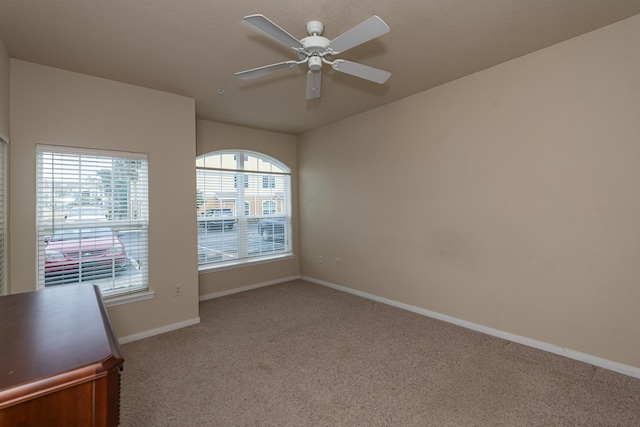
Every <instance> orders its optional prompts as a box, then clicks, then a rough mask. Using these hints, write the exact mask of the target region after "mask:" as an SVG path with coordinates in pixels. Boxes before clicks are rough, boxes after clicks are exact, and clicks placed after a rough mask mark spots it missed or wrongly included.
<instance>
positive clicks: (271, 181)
mask: <svg viewBox="0 0 640 427" xmlns="http://www.w3.org/2000/svg"><path fill="white" fill-rule="evenodd" d="M262 188H276V180H275V177H273V176H270V175H265V176H263V177H262Z"/></svg>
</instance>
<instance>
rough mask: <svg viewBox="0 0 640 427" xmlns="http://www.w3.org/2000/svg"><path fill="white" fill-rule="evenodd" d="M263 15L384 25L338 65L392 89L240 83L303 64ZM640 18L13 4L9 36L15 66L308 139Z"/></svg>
mask: <svg viewBox="0 0 640 427" xmlns="http://www.w3.org/2000/svg"><path fill="white" fill-rule="evenodd" d="M256 13H261V14H264V15H265V16H267V17H268V18H269V19H271V20H272V21H274V22H275V23H276V24H278V25H279V26H280V27H282V28H283V29H285V30H286V31H288V32H289V33H290V34H292V35H294V36H295V37H297V38H302V37H304V36H306V32H305V24H306V22H307V21H310V20H319V21H322V22H323V23H324V25H325V31H324V34H323V36H325V37H327V38H328V39H333V38H335V37H337V36H338V35H340V34H342V33H343V32H345V31H346V30H348V29H350V28H351V27H353V26H355V25H357V24H359V23H360V22H362V21H364V20H365V19H367V18H369V17H370V16H372V15H378V16H380V17H381V18H382V19H383V20H384V21H385V22H386V23H387V24H388V25H389V27H391V32H390V33H388V34H386V35H384V36H382V37H380V38H377V39H375V40H372V41H370V42H368V43H365V44H362V45H360V46H357V47H355V48H353V49H351V50H349V51H347V52H344V53H343V54H341V55H339V56H338V57H339V58H342V59H348V60H351V61H355V62H360V63H363V64H366V65H370V66H373V67H377V68H381V69H385V70H388V71H391V72H392V76H391V78H390V79H389V80H388V81H387V82H386V83H385V84H384V85H378V84H376V83H372V82H369V81H366V80H362V79H359V78H356V77H353V76H350V75H347V74H344V73H338V72H336V71H334V70H332V69H331V67H329V66H326V65H325V66H324V67H323V82H322V97H321V98H319V99H315V100H311V101H307V100H305V85H306V71H307V68H306V65H300V66H296V67H294V68H290V69H284V70H280V71H277V72H274V73H272V74H269V75H268V76H263V77H259V78H256V79H252V80H248V81H243V80H240V79H238V78H237V77H235V75H234V73H235V72H237V71H242V70H246V69H250V68H256V67H260V66H263V65H268V64H272V63H276V62H281V61H287V60H291V59H296V58H295V55H294V53H293V52H292V51H291V50H290V48H287V47H286V46H284V45H283V44H280V43H278V42H277V41H275V40H274V39H272V38H270V37H269V36H267V35H265V34H264V33H262V32H260V31H259V30H257V29H256V28H255V27H252V26H250V25H248V24H246V23H242V18H243V17H244V16H246V15H251V14H256ZM639 13H640V1H639V0H404V1H397V0H353V1H345V0H315V1H309V0H243V1H233V2H231V1H221V0H218V1H216V0H206V1H205V0H188V1H176V0H135V1H127V0H82V1H78V0H55V1H51V0H0V37H1V38H2V40H3V41H4V44H5V46H6V48H7V50H8V51H9V55H10V56H11V57H13V58H18V59H23V60H26V61H31V62H35V63H39V64H44V65H48V66H52V67H57V68H62V69H65V70H70V71H76V72H80V73H85V74H90V75H93V76H98V77H104V78H107V79H112V80H117V81H121V82H126V83H131V84H134V85H139V86H144V87H149V88H154V89H158V90H162V91H166V92H171V93H175V94H180V95H185V96H188V97H191V98H194V99H195V100H196V111H197V116H198V118H200V119H206V120H212V121H216V122H221V123H229V124H235V125H241V126H246V127H251V128H258V129H265V130H271V131H277V132H283V133H289V134H299V133H302V132H305V131H308V130H310V129H314V128H317V127H320V126H322V125H325V124H328V123H331V122H334V121H337V120H341V119H343V118H346V117H349V116H352V115H355V114H358V113H361V112H363V111H366V110H369V109H372V108H375V107H378V106H381V105H384V104H387V103H390V102H393V101H395V100H398V99H401V98H404V97H407V96H410V95H412V94H415V93H418V92H421V91H424V90H426V89H429V88H432V87H434V86H437V85H440V84H443V83H446V82H448V81H451V80H454V79H457V78H459V77H462V76H465V75H468V74H471V73H474V72H476V71H479V70H482V69H486V68H488V67H491V66H494V65H496V64H499V63H502V62H505V61H508V60H510V59H513V58H516V57H519V56H522V55H525V54H527V53H530V52H533V51H535V50H538V49H541V48H544V47H546V46H550V45H552V44H555V43H558V42H561V41H563V40H566V39H569V38H571V37H575V36H577V35H580V34H583V33H585V32H588V31H591V30H594V29H596V28H599V27H602V26H605V25H608V24H611V23H613V22H616V21H619V20H622V19H624V18H627V17H630V16H632V15H636V14H639ZM222 89H223V90H224V93H222V94H221V93H220V92H221V90H222Z"/></svg>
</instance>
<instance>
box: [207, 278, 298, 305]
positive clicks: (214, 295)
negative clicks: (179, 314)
mask: <svg viewBox="0 0 640 427" xmlns="http://www.w3.org/2000/svg"><path fill="white" fill-rule="evenodd" d="M298 279H300V276H291V277H283V278H282V279H275V280H270V281H268V282H262V283H256V284H254V285H247V286H241V287H239V288H233V289H229V290H226V291H219V292H213V293H211V294H206V295H200V301H206V300H208V299H214V298H220V297H223V296H226V295H231V294H237V293H239V292H244V291H250V290H252V289H258V288H263V287H265V286H271V285H277V284H278V283H284V282H290V281H292V280H298Z"/></svg>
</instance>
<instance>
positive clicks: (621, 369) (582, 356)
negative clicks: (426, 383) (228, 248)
mask: <svg viewBox="0 0 640 427" xmlns="http://www.w3.org/2000/svg"><path fill="white" fill-rule="evenodd" d="M300 279H302V280H305V281H307V282H311V283H315V284H317V285H322V286H326V287H329V288H333V289H336V290H339V291H342V292H347V293H350V294H353V295H357V296H359V297H363V298H367V299H370V300H373V301H377V302H380V303H383V304H387V305H391V306H394V307H398V308H401V309H403V310H407V311H411V312H414V313H417V314H421V315H423V316H427V317H431V318H434V319H438V320H442V321H445V322H448V323H452V324H454V325H458V326H462V327H464V328H467V329H471V330H474V331H478V332H482V333H485V334H488V335H493V336H495V337H498V338H502V339H505V340H508V341H512V342H515V343H518V344H522V345H526V346H528V347H533V348H537V349H538V350H543V351H547V352H549V353H554V354H557V355H560V356H564V357H568V358H570V359H574V360H579V361H580V362H585V363H588V364H590V365H594V366H598V367H600V368H603V369H608V370H610V371H614V372H618V373H620V374H624V375H628V376H630V377H634V378H640V368H637V367H634V366H629V365H624V364H622V363H618V362H613V361H611V360H607V359H603V358H601V357H597V356H592V355H590V354H586V353H581V352H579V351H574V350H570V349H568V348H564V347H559V346H557V345H553V344H549V343H546V342H543V341H538V340H534V339H531V338H527V337H523V336H520V335H516V334H512V333H509V332H504V331H501V330H498V329H493V328H489V327H487V326H483V325H479V324H477V323H472V322H469V321H466V320H461V319H458V318H455V317H451V316H447V315H445V314H440V313H437V312H435V311H430V310H426V309H424V308H420V307H416V306H413V305H409V304H405V303H401V302H398V301H394V300H391V299H388V298H383V297H379V296H377V295H373V294H369V293H366V292H362V291H357V290H355V289H350V288H347V287H344V286H340V285H336V284H334V283H329V282H325V281H323V280H318V279H314V278H313V277H307V276H300Z"/></svg>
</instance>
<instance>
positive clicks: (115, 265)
mask: <svg viewBox="0 0 640 427" xmlns="http://www.w3.org/2000/svg"><path fill="white" fill-rule="evenodd" d="M126 265H127V255H126V251H125V247H124V245H123V244H122V242H121V241H120V239H118V236H117V235H116V233H114V232H113V230H112V229H111V228H110V227H74V228H66V227H65V228H61V229H58V230H56V231H55V232H54V233H53V234H52V235H51V236H48V237H47V238H45V258H44V274H45V279H46V282H47V283H46V284H45V285H46V286H52V285H58V284H62V283H65V282H69V281H78V280H80V279H81V278H84V277H90V278H94V279H95V278H100V277H111V276H112V275H113V272H114V269H116V270H122V269H124V268H125V267H126Z"/></svg>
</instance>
